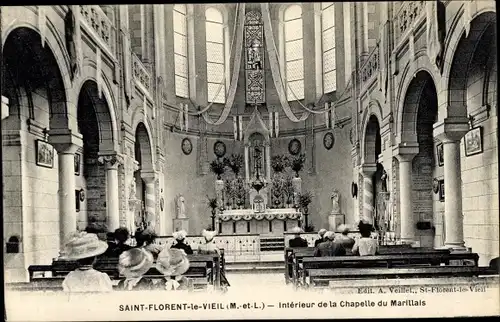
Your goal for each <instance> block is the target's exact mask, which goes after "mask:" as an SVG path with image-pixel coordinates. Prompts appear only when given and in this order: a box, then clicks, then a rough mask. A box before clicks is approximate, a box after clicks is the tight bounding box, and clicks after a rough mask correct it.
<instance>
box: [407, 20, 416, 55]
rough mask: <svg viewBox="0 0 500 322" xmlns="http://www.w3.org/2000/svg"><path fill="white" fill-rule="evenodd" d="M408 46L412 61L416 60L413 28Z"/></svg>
mask: <svg viewBox="0 0 500 322" xmlns="http://www.w3.org/2000/svg"><path fill="white" fill-rule="evenodd" d="M408 46H409V49H408V50H409V52H410V62H413V61H415V36H413V28H412V30H411V31H410V38H409V39H408Z"/></svg>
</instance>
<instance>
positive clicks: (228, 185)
mask: <svg viewBox="0 0 500 322" xmlns="http://www.w3.org/2000/svg"><path fill="white" fill-rule="evenodd" d="M224 190H225V199H226V200H225V201H226V209H229V210H231V207H232V204H231V200H232V199H233V194H234V193H233V191H234V189H233V185H232V182H231V181H230V180H227V181H225V182H224Z"/></svg>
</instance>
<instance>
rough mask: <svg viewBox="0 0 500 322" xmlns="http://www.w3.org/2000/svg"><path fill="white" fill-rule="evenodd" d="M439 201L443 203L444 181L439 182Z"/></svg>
mask: <svg viewBox="0 0 500 322" xmlns="http://www.w3.org/2000/svg"><path fill="white" fill-rule="evenodd" d="M439 201H444V180H439Z"/></svg>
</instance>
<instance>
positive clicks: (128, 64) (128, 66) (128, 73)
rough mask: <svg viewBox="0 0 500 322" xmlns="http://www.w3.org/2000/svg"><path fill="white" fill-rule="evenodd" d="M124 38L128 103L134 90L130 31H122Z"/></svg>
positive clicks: (124, 74) (124, 64) (125, 80)
mask: <svg viewBox="0 0 500 322" xmlns="http://www.w3.org/2000/svg"><path fill="white" fill-rule="evenodd" d="M122 39H123V77H124V82H125V85H124V89H125V98H126V99H127V101H128V103H129V104H130V101H131V100H132V91H131V86H130V85H131V77H130V76H131V74H132V73H131V68H132V63H131V62H130V52H131V49H130V39H129V38H128V33H126V32H123V31H122Z"/></svg>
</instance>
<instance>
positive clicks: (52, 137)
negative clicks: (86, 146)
mask: <svg viewBox="0 0 500 322" xmlns="http://www.w3.org/2000/svg"><path fill="white" fill-rule="evenodd" d="M49 143H50V144H52V146H54V148H55V149H56V151H57V156H58V163H59V165H58V166H59V169H58V170H59V173H58V180H59V191H58V194H59V245H60V248H61V249H62V248H63V247H64V244H65V243H66V240H67V238H68V236H69V235H70V234H71V233H72V232H74V231H76V229H77V227H76V220H77V217H76V209H75V202H76V200H75V152H76V151H77V150H78V148H79V147H81V146H83V142H82V135H81V134H79V133H72V131H71V130H69V129H53V130H50V131H49Z"/></svg>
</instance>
